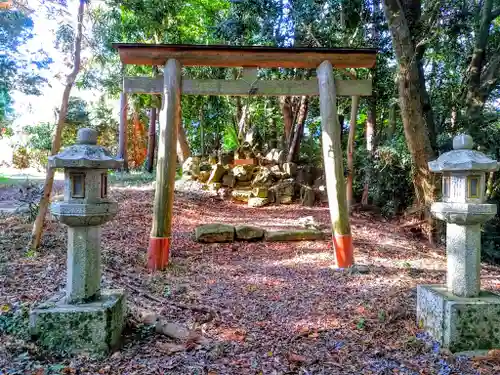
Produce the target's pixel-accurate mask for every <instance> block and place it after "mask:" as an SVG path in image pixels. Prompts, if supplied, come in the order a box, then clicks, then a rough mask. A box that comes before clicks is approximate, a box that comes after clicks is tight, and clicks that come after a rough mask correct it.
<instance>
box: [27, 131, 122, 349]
mask: <svg viewBox="0 0 500 375" xmlns="http://www.w3.org/2000/svg"><path fill="white" fill-rule="evenodd" d="M122 163H123V160H121V159H116V158H114V157H113V156H111V155H110V153H109V152H108V151H107V150H106V149H104V148H103V147H101V146H98V145H97V132H96V131H95V130H92V129H80V130H79V131H78V135H77V144H76V145H73V146H71V147H68V148H66V149H65V150H64V151H62V152H61V153H59V154H57V155H54V156H52V157H49V167H51V168H64V175H65V186H64V199H63V200H62V201H57V202H54V203H53V204H52V206H51V212H52V214H53V215H54V216H55V217H56V218H57V219H58V220H59V221H60V222H61V223H63V224H66V225H67V226H68V256H67V281H66V295H65V296H64V297H62V298H61V297H60V296H57V297H54V298H53V299H51V300H49V301H48V302H47V303H45V304H42V305H40V306H38V307H37V308H35V309H33V310H32V311H31V314H30V329H31V332H32V334H33V335H34V336H36V337H37V338H38V340H39V342H40V343H41V344H42V345H43V346H45V347H47V348H49V349H52V350H57V351H66V352H78V351H82V350H84V351H89V352H96V353H103V352H106V351H108V350H110V349H111V348H113V347H115V346H116V345H117V344H118V343H119V341H120V337H121V332H122V329H123V326H124V318H125V297H124V292H123V291H122V290H101V225H102V224H104V223H105V222H107V221H109V220H111V219H112V218H113V217H114V216H115V215H116V213H117V211H118V204H117V203H116V202H114V201H112V200H110V199H109V197H108V171H107V170H108V169H115V168H120V166H121V165H122Z"/></svg>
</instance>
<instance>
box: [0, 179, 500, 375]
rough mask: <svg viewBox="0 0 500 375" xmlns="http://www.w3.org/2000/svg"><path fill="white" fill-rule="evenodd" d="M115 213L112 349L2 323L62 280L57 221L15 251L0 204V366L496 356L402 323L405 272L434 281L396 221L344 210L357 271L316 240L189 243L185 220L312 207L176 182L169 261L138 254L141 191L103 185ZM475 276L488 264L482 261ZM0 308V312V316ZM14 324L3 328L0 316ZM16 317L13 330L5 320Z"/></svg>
mask: <svg viewBox="0 0 500 375" xmlns="http://www.w3.org/2000/svg"><path fill="white" fill-rule="evenodd" d="M113 196H114V198H115V199H117V200H118V201H119V203H120V213H119V214H118V216H117V217H116V219H115V220H114V221H112V222H110V223H108V224H106V225H105V227H104V229H103V274H104V277H103V283H104V284H105V285H107V286H110V287H121V288H124V289H126V291H127V293H128V297H127V298H128V304H129V307H130V314H129V317H128V326H127V329H126V332H125V335H124V342H123V346H122V348H120V350H119V351H117V352H115V353H113V354H112V355H110V356H109V357H107V358H105V359H95V358H90V357H88V356H86V355H80V356H76V357H73V358H60V357H54V356H50V355H48V354H47V353H45V352H44V351H42V350H41V349H40V348H38V347H37V346H36V345H35V344H34V343H32V342H31V341H29V340H23V339H22V337H21V338H20V337H19V334H20V333H22V331H23V326H22V324H18V326H16V325H15V324H14V325H13V324H11V325H10V330H7V331H9V332H15V333H16V334H17V335H15V334H6V333H5V331H6V329H5V327H6V326H7V325H8V324H7V323H8V322H9V317H10V316H12V314H13V312H16V311H20V310H23V309H24V310H25V311H26V310H27V309H28V308H29V307H30V306H31V305H32V304H33V303H35V302H36V301H43V300H44V299H46V298H48V297H50V296H52V295H53V294H54V293H56V292H57V291H59V290H61V289H62V288H64V278H65V236H66V231H65V228H64V227H62V226H60V225H59V224H58V223H56V222H49V223H48V225H47V229H46V235H45V237H44V242H43V249H42V250H41V251H40V252H39V253H37V254H30V253H26V252H25V250H24V246H25V244H26V242H27V239H28V236H29V231H30V226H29V225H26V224H23V223H22V222H21V221H20V219H19V218H16V217H8V218H0V224H1V225H0V305H1V307H2V312H1V313H0V314H1V315H0V328H1V327H2V325H1V324H2V322H3V326H4V333H0V342H1V344H0V373H1V374H3V373H6V374H14V373H35V374H44V373H47V374H48V373H67V374H73V373H78V374H80V373H81V374H84V373H85V374H87V373H89V374H95V373H100V374H200V375H201V374H210V375H216V374H217V375H218V374H234V375H236V374H304V375H305V374H311V375H312V374H440V375H449V374H498V373H500V362H497V361H496V357H495V356H492V357H488V358H486V359H484V358H483V359H481V360H470V359H466V358H461V357H453V356H451V355H449V354H447V353H446V352H445V351H443V350H440V348H439V346H438V345H437V344H436V343H434V342H432V340H430V339H429V338H428V337H427V336H426V335H425V334H424V333H423V332H421V331H419V330H418V327H417V325H416V323H415V320H416V319H415V300H416V289H415V287H416V285H418V284H423V283H435V282H443V281H444V276H445V274H444V269H445V268H444V267H445V263H444V260H445V259H444V252H443V250H442V249H430V248H429V247H427V246H426V245H425V243H424V241H422V239H420V238H416V237H414V236H412V234H411V232H410V231H406V230H405V229H404V228H401V227H400V226H399V225H398V224H397V223H394V222H386V221H383V220H382V219H381V218H375V217H371V216H369V215H362V214H354V215H353V217H352V224H353V235H354V244H355V257H356V260H357V262H358V263H360V264H365V265H368V266H369V272H368V273H366V274H364V273H363V274H360V273H350V272H345V271H338V270H335V269H333V268H332V265H333V263H334V260H333V256H332V247H331V243H330V241H319V242H297V243H290V242H288V243H267V242H257V243H238V242H235V243H230V244H198V243H196V242H194V241H193V240H192V232H193V229H194V227H195V226H196V225H198V224H201V223H208V222H224V223H232V224H238V223H247V224H257V225H261V226H265V227H273V228H279V227H286V226H292V227H293V226H296V225H297V219H298V218H299V217H302V216H313V217H314V218H315V219H316V220H317V221H318V222H320V223H323V224H325V225H327V224H328V222H329V217H328V210H327V208H326V207H316V208H312V209H307V208H303V207H300V206H297V205H290V206H271V207H265V208H258V209H252V208H248V207H247V206H244V205H236V204H233V203H229V202H224V201H220V200H219V199H217V197H211V198H206V199H204V200H199V199H195V198H193V197H188V196H186V195H182V194H177V196H176V201H175V207H174V228H173V230H174V236H173V239H174V240H173V251H172V262H171V266H170V267H169V268H168V270H166V271H164V272H158V273H154V274H152V273H149V272H148V271H147V269H146V268H145V256H146V248H147V244H148V238H149V230H150V222H151V212H152V201H153V199H152V198H153V192H152V191H151V190H150V189H148V188H146V187H145V188H140V187H135V188H116V189H114V190H113ZM482 279H483V286H484V287H485V288H487V289H490V290H495V289H497V288H498V283H499V282H500V271H499V270H498V269H497V268H494V267H486V266H485V267H484V269H483V272H482ZM145 312H149V313H155V314H158V315H161V316H162V317H164V318H165V319H167V320H169V321H171V322H176V323H178V324H182V325H185V326H186V327H188V328H189V329H190V330H193V331H195V332H197V333H198V334H199V335H202V336H203V337H204V338H206V340H204V341H203V344H201V345H200V344H196V343H194V344H193V343H192V342H191V343H190V342H179V341H175V340H173V339H170V338H169V337H167V336H165V335H161V334H157V333H155V332H154V329H151V328H150V327H148V326H147V325H145V324H142V323H141V318H140V317H141V316H144V313H145ZM2 318H3V320H2ZM6 322H7V323H6ZM13 326H14V328H15V329H14V328H12V327H13ZM16 329H17V330H18V331H16Z"/></svg>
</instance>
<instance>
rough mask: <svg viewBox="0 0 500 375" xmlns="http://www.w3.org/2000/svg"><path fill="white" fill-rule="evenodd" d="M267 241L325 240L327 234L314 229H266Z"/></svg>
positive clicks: (265, 236)
mask: <svg viewBox="0 0 500 375" xmlns="http://www.w3.org/2000/svg"><path fill="white" fill-rule="evenodd" d="M264 238H265V240H266V241H315V240H324V239H325V234H324V233H323V232H321V231H319V230H313V229H289V230H266V233H265V235H264Z"/></svg>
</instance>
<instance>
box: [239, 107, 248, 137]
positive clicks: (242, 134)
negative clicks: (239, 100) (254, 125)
mask: <svg viewBox="0 0 500 375" xmlns="http://www.w3.org/2000/svg"><path fill="white" fill-rule="evenodd" d="M248 110H249V108H248V105H244V106H243V108H242V109H241V116H240V121H239V122H238V139H239V140H242V139H243V138H244V137H245V127H246V122H247V117H248Z"/></svg>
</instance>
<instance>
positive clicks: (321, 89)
mask: <svg viewBox="0 0 500 375" xmlns="http://www.w3.org/2000/svg"><path fill="white" fill-rule="evenodd" d="M113 47H114V48H116V49H117V50H118V53H119V55H120V60H121V62H122V63H123V64H140V65H164V66H165V68H164V71H163V77H157V78H147V77H131V78H124V81H123V93H122V100H121V102H122V105H123V104H124V103H126V99H125V98H126V94H127V93H151V94H158V93H161V94H162V95H163V106H162V110H161V111H162V112H161V115H160V138H159V143H158V158H157V159H158V161H157V167H156V170H157V173H156V189H155V201H154V208H153V224H152V228H151V236H150V241H149V248H148V267H149V268H150V269H152V270H156V269H163V268H165V267H166V266H167V265H168V261H169V250H170V242H171V224H172V222H171V220H172V209H173V200H174V184H175V171H176V163H177V160H176V153H175V152H169V150H175V148H176V142H177V134H178V129H179V126H180V123H181V112H180V111H181V108H180V102H181V101H180V97H181V95H182V94H185V95H245V96H246V95H249V89H250V88H252V90H251V94H252V95H268V96H280V95H319V97H320V113H321V125H322V144H323V162H324V167H325V177H326V185H327V191H328V204H329V208H330V215H331V220H332V234H333V236H332V238H333V242H334V247H335V258H336V262H337V266H338V267H342V268H344V267H349V266H352V265H353V261H354V260H353V249H352V237H351V229H350V225H349V218H348V209H347V201H346V191H345V182H344V171H343V163H342V149H341V147H340V132H341V128H340V126H339V124H338V117H337V95H341V96H369V95H371V93H372V84H371V81H370V80H349V81H343V80H334V76H333V67H334V66H335V67H336V68H372V67H374V66H375V59H376V50H374V49H352V48H278V47H239V46H238V47H237V46H205V45H204V46H201V45H171V44H160V45H157V44H156V45H155V44H126V43H125V44H124V43H115V44H113ZM182 66H216V67H243V68H245V71H244V74H245V79H241V80H193V79H188V78H186V79H183V78H182V76H181V69H182ZM256 68H308V69H311V68H316V71H317V80H302V81H295V80H294V81H283V80H281V81H277V80H262V81H259V80H257V69H256ZM122 112H123V108H122Z"/></svg>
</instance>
